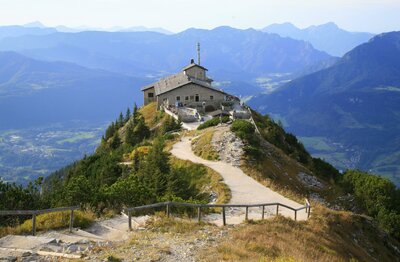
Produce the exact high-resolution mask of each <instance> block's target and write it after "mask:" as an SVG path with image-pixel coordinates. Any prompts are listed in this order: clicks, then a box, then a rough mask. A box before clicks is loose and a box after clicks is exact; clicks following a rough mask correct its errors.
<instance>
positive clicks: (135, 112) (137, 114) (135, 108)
mask: <svg viewBox="0 0 400 262" xmlns="http://www.w3.org/2000/svg"><path fill="white" fill-rule="evenodd" d="M139 114H140V113H139V110H138V107H137V105H136V103H135V104H134V105H133V114H132V116H133V118H136V119H137V118H138V116H139Z"/></svg>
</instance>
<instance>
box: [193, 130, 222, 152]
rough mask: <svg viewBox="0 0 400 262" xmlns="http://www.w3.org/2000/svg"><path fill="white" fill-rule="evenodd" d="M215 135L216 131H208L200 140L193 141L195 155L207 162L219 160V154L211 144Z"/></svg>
mask: <svg viewBox="0 0 400 262" xmlns="http://www.w3.org/2000/svg"><path fill="white" fill-rule="evenodd" d="M213 135H214V130H213V129H207V130H205V131H204V132H203V133H202V134H201V135H200V136H199V137H198V138H196V139H193V140H192V149H193V152H194V154H195V155H197V156H199V157H201V158H203V159H207V160H218V159H219V155H218V153H217V152H216V151H215V150H214V148H213V146H212V144H211V140H212V138H213Z"/></svg>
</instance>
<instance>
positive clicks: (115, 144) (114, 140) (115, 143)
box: [110, 132, 121, 149]
mask: <svg viewBox="0 0 400 262" xmlns="http://www.w3.org/2000/svg"><path fill="white" fill-rule="evenodd" d="M120 145H121V139H120V138H119V135H118V132H115V133H114V135H113V137H112V140H111V145H110V146H111V148H112V149H117V148H118V147H119V146H120Z"/></svg>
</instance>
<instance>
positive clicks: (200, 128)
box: [197, 116, 230, 130]
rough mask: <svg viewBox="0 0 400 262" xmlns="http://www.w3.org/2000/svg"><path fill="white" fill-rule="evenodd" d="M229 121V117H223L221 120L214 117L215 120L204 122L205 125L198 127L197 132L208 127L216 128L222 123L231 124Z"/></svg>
mask: <svg viewBox="0 0 400 262" xmlns="http://www.w3.org/2000/svg"><path fill="white" fill-rule="evenodd" d="M229 120H230V118H229V116H223V117H221V118H219V117H214V118H213V119H210V120H208V121H206V122H204V123H203V124H201V125H199V126H198V127H197V130H202V129H205V128H207V127H211V126H216V125H218V124H219V123H221V122H222V123H227V122H229Z"/></svg>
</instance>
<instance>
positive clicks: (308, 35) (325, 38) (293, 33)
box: [262, 22, 374, 56]
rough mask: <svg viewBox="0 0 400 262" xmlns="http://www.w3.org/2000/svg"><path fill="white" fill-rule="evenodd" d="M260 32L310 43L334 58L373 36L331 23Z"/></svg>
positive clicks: (274, 27)
mask: <svg viewBox="0 0 400 262" xmlns="http://www.w3.org/2000/svg"><path fill="white" fill-rule="evenodd" d="M262 31H263V32H268V33H275V34H278V35H280V36H283V37H290V38H293V39H299V40H304V41H307V42H310V43H311V44H312V45H313V46H314V47H315V48H316V49H318V50H322V51H325V52H327V53H328V54H331V55H334V56H342V55H344V54H345V53H347V52H348V51H350V50H351V49H353V48H354V47H356V46H358V45H360V44H362V43H365V42H367V41H368V40H369V39H370V38H371V37H373V36H374V35H373V34H370V33H358V32H357V33H356V32H348V31H345V30H343V29H340V28H339V27H338V26H337V25H336V24H335V23H332V22H330V23H326V24H323V25H318V26H310V27H307V28H304V29H300V28H297V27H296V26H294V25H293V24H291V23H283V24H272V25H269V26H267V27H265V28H263V29H262Z"/></svg>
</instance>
